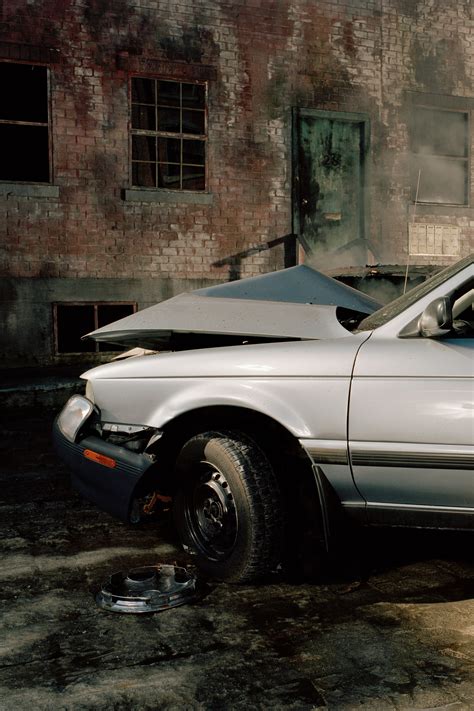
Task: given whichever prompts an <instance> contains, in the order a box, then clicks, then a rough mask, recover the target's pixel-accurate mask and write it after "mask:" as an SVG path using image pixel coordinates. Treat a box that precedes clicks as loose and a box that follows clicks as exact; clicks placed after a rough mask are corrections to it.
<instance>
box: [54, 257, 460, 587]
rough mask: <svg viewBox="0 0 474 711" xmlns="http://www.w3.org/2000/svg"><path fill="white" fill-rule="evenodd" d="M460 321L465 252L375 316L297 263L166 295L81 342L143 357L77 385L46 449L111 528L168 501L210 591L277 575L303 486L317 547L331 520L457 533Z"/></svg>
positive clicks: (369, 302)
mask: <svg viewBox="0 0 474 711" xmlns="http://www.w3.org/2000/svg"><path fill="white" fill-rule="evenodd" d="M473 309H474V256H473V255H471V256H470V257H467V258H465V259H463V260H461V261H460V262H458V263H457V264H454V265H451V266H449V267H447V268H446V269H444V270H443V271H440V272H438V273H437V274H435V275H434V276H432V277H431V278H430V279H428V280H427V281H426V282H424V283H423V284H420V285H419V286H417V287H415V288H414V289H413V290H411V291H410V292H408V293H407V294H405V295H404V296H401V297H400V298H398V299H396V300H395V301H393V302H391V303H390V304H388V305H386V306H380V304H377V302H375V301H374V300H373V299H372V298H370V297H368V296H366V295H364V294H362V293H360V292H358V291H355V290H354V289H351V288H349V287H347V286H345V285H343V284H341V283H339V282H337V281H335V280H333V279H331V278H330V277H326V276H324V275H322V274H320V273H319V272H316V271H315V270H313V269H311V268H310V267H307V266H299V267H293V268H290V269H286V270H283V271H282V272H275V273H272V274H266V275H264V276H261V277H254V278H251V279H246V280H242V281H239V282H231V283H228V284H222V285H219V286H215V287H210V288H209V289H201V290H198V291H196V292H192V293H189V294H182V295H179V296H176V297H174V298H172V299H169V300H168V301H165V302H163V303H161V304H158V305H157V306H153V307H151V308H149V309H145V310H143V311H141V312H138V313H136V314H133V315H132V316H128V317H126V318H124V319H122V320H120V321H117V322H115V323H113V324H109V325H107V326H104V327H102V328H100V329H98V330H97V331H94V332H93V333H91V334H88V337H90V338H93V339H94V340H96V341H99V342H109V343H115V344H120V345H122V346H128V347H130V348H133V347H141V348H147V349H151V350H153V351H159V352H156V353H153V354H149V355H143V356H139V357H133V358H128V359H124V360H120V361H117V362H112V363H107V364H105V365H101V366H98V367H96V368H93V369H92V370H89V371H88V372H86V373H84V375H83V376H82V377H83V378H84V379H85V381H86V393H85V396H84V397H83V396H80V395H76V396H73V397H72V398H71V399H70V400H69V401H68V402H67V403H66V405H65V407H64V409H63V410H62V412H61V413H60V414H59V416H58V418H57V419H56V422H55V425H54V439H55V444H56V448H57V450H58V452H59V454H60V456H61V457H62V458H63V459H64V460H65V461H66V462H67V464H68V465H69V466H70V468H71V470H72V481H73V484H74V486H75V487H76V488H77V489H78V490H79V492H81V493H82V494H83V495H84V496H85V497H87V498H88V499H89V500H91V501H93V502H95V503H96V504H97V505H98V506H99V507H100V508H101V509H103V510H104V511H107V512H109V513H111V514H112V515H114V516H117V517H119V518H121V519H123V520H124V521H128V522H130V521H131V522H137V521H139V520H140V519H141V518H142V517H144V516H146V514H147V512H148V511H150V509H151V508H152V507H153V505H154V503H155V502H156V501H157V500H166V501H168V500H169V498H171V499H172V505H173V513H174V520H175V523H176V527H177V530H178V532H179V535H180V537H181V540H182V542H183V545H184V547H185V548H186V549H187V550H188V551H189V552H190V553H192V554H194V555H195V556H196V562H197V564H198V566H199V567H200V568H201V569H202V570H204V571H205V572H206V573H207V574H209V575H211V576H212V577H214V578H216V579H220V580H228V581H235V582H246V581H250V580H253V579H256V578H261V577H262V576H265V575H266V574H268V573H269V572H270V571H272V570H274V569H275V568H276V567H277V566H278V564H279V563H280V562H281V560H282V555H283V553H282V551H283V548H284V545H285V539H286V538H287V537H288V536H291V530H290V529H291V526H292V525H293V524H294V522H295V520H297V519H298V510H297V511H296V514H297V515H296V517H295V516H294V515H293V516H290V515H289V512H290V511H292V512H293V514H294V513H295V504H294V501H295V500H296V494H297V492H299V491H301V482H302V481H304V482H305V488H304V492H305V493H304V496H303V498H302V499H301V498H300V501H302V507H303V508H302V510H301V518H302V519H303V518H304V513H305V512H304V511H303V509H305V510H307V505H309V504H311V512H312V513H311V516H312V517H314V521H315V522H316V523H317V529H318V531H319V532H320V538H321V542H322V545H323V546H324V547H325V548H326V549H328V548H330V545H331V539H332V536H333V535H334V532H335V531H336V530H337V528H338V527H339V526H340V525H341V521H355V522H358V523H359V524H363V525H368V526H371V525H372V526H376V525H383V526H391V525H393V526H416V527H428V528H455V529H472V528H474V447H473V443H474V310H473ZM163 351H167V352H163ZM292 522H293V523H292ZM295 525H296V524H295Z"/></svg>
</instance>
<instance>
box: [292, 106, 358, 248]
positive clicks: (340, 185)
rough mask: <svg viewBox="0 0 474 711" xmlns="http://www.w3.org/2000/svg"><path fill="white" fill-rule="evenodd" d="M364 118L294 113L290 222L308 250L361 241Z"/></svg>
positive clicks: (332, 114) (303, 112)
mask: <svg viewBox="0 0 474 711" xmlns="http://www.w3.org/2000/svg"><path fill="white" fill-rule="evenodd" d="M367 127H368V122H367V120H366V119H365V118H361V117H360V116H359V115H354V114H343V113H335V112H322V111H310V110H299V111H298V112H297V113H296V115H295V132H294V134H295V145H294V159H295V161H296V170H295V192H294V223H295V230H294V231H295V232H296V233H297V234H299V236H300V238H301V241H302V244H303V245H304V246H305V249H306V251H310V252H313V253H315V254H320V253H324V254H328V253H333V252H344V251H346V248H347V249H348V250H349V251H350V250H351V246H352V244H353V243H354V245H355V246H357V245H359V246H360V245H361V244H363V241H364V237H365V235H364V155H365V150H366V143H367V140H366V135H367Z"/></svg>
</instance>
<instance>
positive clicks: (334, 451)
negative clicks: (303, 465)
mask: <svg viewBox="0 0 474 711" xmlns="http://www.w3.org/2000/svg"><path fill="white" fill-rule="evenodd" d="M303 441H304V440H301V442H302V443H303ZM306 451H307V452H308V454H309V456H310V457H311V459H312V460H313V462H314V463H315V464H349V457H348V454H347V445H346V443H345V442H340V441H334V440H326V441H325V440H320V441H319V442H318V446H316V447H315V446H309V447H307V448H306Z"/></svg>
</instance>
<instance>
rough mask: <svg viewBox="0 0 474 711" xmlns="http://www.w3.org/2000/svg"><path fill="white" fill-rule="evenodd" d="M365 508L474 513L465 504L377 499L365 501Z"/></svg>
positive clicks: (473, 510)
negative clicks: (431, 504) (439, 504)
mask: <svg viewBox="0 0 474 711" xmlns="http://www.w3.org/2000/svg"><path fill="white" fill-rule="evenodd" d="M343 505H344V504H343ZM367 509H377V510H382V509H383V510H384V511H427V512H430V513H461V514H468V515H473V514H474V509H473V508H469V507H466V506H423V505H420V504H384V503H381V502H378V501H372V502H370V503H367Z"/></svg>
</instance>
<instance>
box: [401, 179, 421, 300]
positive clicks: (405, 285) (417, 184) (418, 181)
mask: <svg viewBox="0 0 474 711" xmlns="http://www.w3.org/2000/svg"><path fill="white" fill-rule="evenodd" d="M420 178H421V168H420V170H419V171H418V180H417V183H416V195H415V207H414V208H413V217H412V220H411V224H412V226H413V225H414V224H415V217H416V208H417V205H418V190H419V189H420ZM409 266H410V230H408V250H407V268H406V271H405V283H404V285H403V293H404V294H405V292H406V290H407V282H408V268H409Z"/></svg>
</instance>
